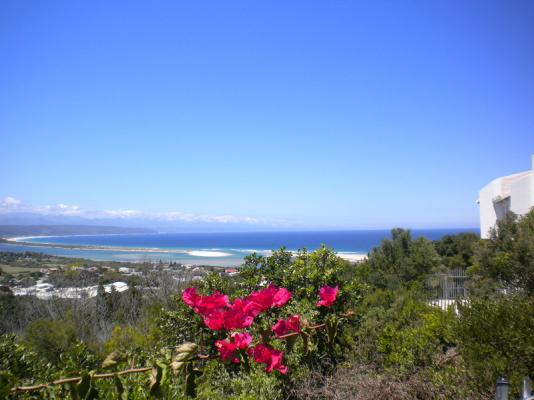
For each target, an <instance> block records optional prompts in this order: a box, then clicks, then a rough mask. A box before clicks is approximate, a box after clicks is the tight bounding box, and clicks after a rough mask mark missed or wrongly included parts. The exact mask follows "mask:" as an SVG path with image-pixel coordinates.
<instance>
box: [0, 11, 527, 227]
mask: <svg viewBox="0 0 534 400" xmlns="http://www.w3.org/2000/svg"><path fill="white" fill-rule="evenodd" d="M0 57H1V58H0V174H1V175H0V199H2V198H4V200H3V202H2V205H1V206H2V207H3V209H4V211H3V215H5V214H6V213H8V211H9V210H15V209H17V210H24V211H32V210H33V211H35V212H41V213H44V212H50V213H53V212H57V213H59V214H61V213H62V211H61V210H62V209H63V210H67V211H66V214H67V215H68V213H69V212H71V213H72V214H74V215H79V216H82V217H86V216H87V215H89V214H91V213H92V214H91V215H93V216H94V215H108V214H109V213H110V214H109V215H114V214H113V212H115V213H116V215H117V216H120V217H121V218H130V217H132V218H134V217H135V216H139V215H144V216H146V215H152V216H154V215H159V217H160V218H164V216H165V215H171V214H165V213H169V212H175V214H172V215H176V216H178V217H177V218H178V219H180V218H182V217H183V218H185V219H187V218H188V217H187V216H189V218H190V219H191V221H192V223H194V222H195V221H196V220H198V219H200V220H202V218H204V219H205V220H209V218H211V217H213V218H215V219H214V221H215V222H216V223H221V224H224V223H225V221H224V220H223V219H221V220H217V218H221V216H226V217H227V218H230V219H231V218H235V220H233V221H234V222H235V221H238V222H239V221H241V219H243V221H244V223H245V225H246V224H248V223H250V224H251V225H259V226H261V225H262V224H267V225H269V224H272V223H274V224H276V223H278V222H280V221H281V222H280V223H281V224H283V225H285V226H286V227H309V228H312V227H333V228H336V227H337V228H343V229H345V228H382V227H386V228H389V227H392V226H403V227H412V228H417V227H476V226H477V225H478V207H477V205H476V204H475V201H476V199H477V193H478V190H479V189H480V188H481V187H482V186H484V185H485V184H486V183H488V182H489V181H490V180H491V179H493V178H495V177H498V176H502V175H505V174H509V173H514V172H519V171H524V170H527V169H529V168H530V155H531V154H532V153H534V2H533V1H531V0H525V1H505V0H503V1H488V0H484V1H365V2H364V1H358V2H356V1H310V0H306V1H268V2H267V1H265V2H259V1H243V2H234V1H212V2H207V1H192V2H179V1H168V2H165V1H151V2H135V1H123V2H121V1H86V2H72V1H18V0H14V1H10V0H3V1H1V2H0ZM57 204H61V206H57ZM43 210H45V211H43ZM46 210H48V211H46ZM54 210H56V211H54ZM124 210H130V211H128V212H130V215H128V212H126V211H124ZM132 210H134V211H132ZM99 213H100V214H99ZM106 213H108V214H106ZM184 216H185V217H184ZM199 216H201V217H199ZM183 218H182V219H183ZM246 218H250V220H246ZM0 220H1V218H0ZM273 221H274V222H273Z"/></svg>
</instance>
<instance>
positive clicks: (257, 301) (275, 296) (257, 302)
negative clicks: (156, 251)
mask: <svg viewBox="0 0 534 400" xmlns="http://www.w3.org/2000/svg"><path fill="white" fill-rule="evenodd" d="M291 296H292V295H291V292H290V291H289V290H287V289H285V288H281V289H279V288H277V287H276V286H275V285H273V284H272V283H271V284H270V285H269V287H267V288H265V289H262V290H260V291H257V292H252V293H251V294H250V295H249V296H248V297H247V298H246V299H245V300H246V301H247V302H249V303H250V304H249V308H250V309H251V310H254V312H255V313H256V315H257V314H259V313H260V312H263V311H266V310H268V309H269V308H271V307H282V306H283V305H284V304H286V303H287V302H288V301H289V300H291Z"/></svg>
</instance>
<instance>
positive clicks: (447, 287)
mask: <svg viewBox="0 0 534 400" xmlns="http://www.w3.org/2000/svg"><path fill="white" fill-rule="evenodd" d="M468 280H469V277H468V276H467V273H466V271H465V269H462V268H456V269H453V270H451V271H449V272H447V273H443V274H436V275H434V276H432V277H430V278H429V279H428V280H427V282H426V292H427V293H428V297H429V303H430V304H431V305H433V306H436V307H439V308H441V309H444V310H445V309H447V308H448V307H449V306H451V305H455V304H456V302H457V301H465V299H466V298H467V295H468V288H467V281H468Z"/></svg>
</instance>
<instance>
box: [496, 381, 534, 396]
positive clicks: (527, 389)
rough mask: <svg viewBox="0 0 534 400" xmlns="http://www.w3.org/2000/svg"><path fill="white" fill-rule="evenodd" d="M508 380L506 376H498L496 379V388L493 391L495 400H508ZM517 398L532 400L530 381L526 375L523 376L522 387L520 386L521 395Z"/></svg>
mask: <svg viewBox="0 0 534 400" xmlns="http://www.w3.org/2000/svg"><path fill="white" fill-rule="evenodd" d="M508 389H509V385H508V381H507V380H506V378H499V380H498V381H497V389H496V391H495V400H508ZM518 400H534V396H533V395H532V381H531V380H530V378H529V377H528V376H525V377H524V378H523V387H522V388H521V396H520V397H519V399H518Z"/></svg>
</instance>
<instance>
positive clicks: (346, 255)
mask: <svg viewBox="0 0 534 400" xmlns="http://www.w3.org/2000/svg"><path fill="white" fill-rule="evenodd" d="M73 236H91V235H53V236H17V237H10V238H3V242H4V243H6V244H10V245H14V246H25V247H37V248H39V247H45V248H57V249H65V250H80V251H87V250H89V251H117V252H131V253H166V254H183V255H188V256H191V257H205V258H225V257H231V256H233V254H231V253H227V252H225V251H224V250H228V251H234V252H239V253H242V254H253V253H257V254H261V255H270V254H271V253H272V250H264V249H259V250H258V249H235V248H232V249H162V248H159V247H149V248H146V247H115V246H95V245H69V244H59V243H46V242H38V243H36V242H26V241H24V240H25V239H34V238H46V237H56V238H57V237H73ZM93 236H95V235H93ZM96 236H99V235H96ZM288 251H289V252H291V253H292V254H293V255H295V254H296V253H297V252H298V251H297V250H288ZM336 255H337V256H338V257H340V258H342V259H344V260H346V261H349V262H352V263H357V262H362V261H364V260H366V259H367V253H363V252H356V251H354V252H350V251H340V252H336ZM243 257H244V256H243Z"/></svg>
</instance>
